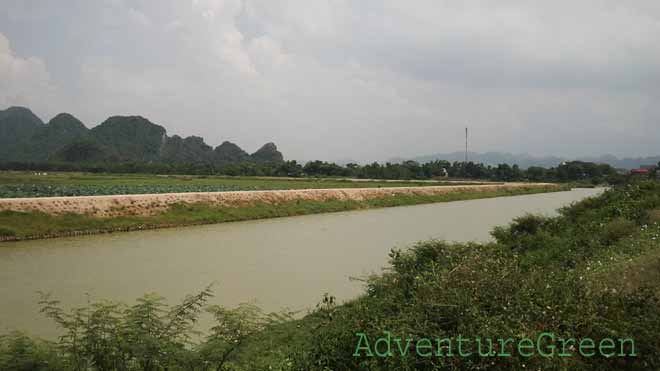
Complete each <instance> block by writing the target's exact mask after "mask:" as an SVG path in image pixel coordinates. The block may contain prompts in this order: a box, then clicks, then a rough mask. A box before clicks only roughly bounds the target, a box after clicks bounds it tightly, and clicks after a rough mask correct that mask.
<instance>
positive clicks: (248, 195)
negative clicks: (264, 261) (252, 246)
mask: <svg viewBox="0 0 660 371" xmlns="http://www.w3.org/2000/svg"><path fill="white" fill-rule="evenodd" d="M544 187H557V185H555V184H549V183H505V184H485V185H461V186H428V187H383V188H334V189H303V190H278V191H236V192H203V193H163V194H147V195H111V196H80V197H42V198H5V199H0V211H2V210H12V211H41V212H44V213H47V214H53V215H58V214H66V213H76V214H87V215H92V216H96V217H114V216H127V215H142V216H147V215H153V214H157V213H159V212H162V211H164V210H166V209H167V208H169V207H170V206H171V205H173V204H180V203H205V204H210V205H215V206H229V207H240V206H242V205H247V204H250V203H253V202H266V203H280V202H287V201H295V200H313V201H324V200H330V199H336V200H355V201H361V200H365V199H372V198H383V197H388V196H394V195H401V194H414V195H436V194H443V193H449V192H465V191H470V192H474V191H477V192H488V191H495V190H506V189H517V188H544Z"/></svg>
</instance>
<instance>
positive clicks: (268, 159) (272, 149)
mask: <svg viewBox="0 0 660 371" xmlns="http://www.w3.org/2000/svg"><path fill="white" fill-rule="evenodd" d="M250 158H251V159H252V160H253V161H255V162H261V163H275V162H282V161H284V156H282V153H281V152H280V151H278V150H277V146H275V143H272V142H271V143H266V144H264V145H263V146H262V147H261V148H259V149H258V150H257V152H255V153H253V154H252V155H250Z"/></svg>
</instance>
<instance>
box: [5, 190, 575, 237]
mask: <svg viewBox="0 0 660 371" xmlns="http://www.w3.org/2000/svg"><path fill="white" fill-rule="evenodd" d="M559 190H563V188H560V187H556V188H518V189H507V190H493V191H464V192H451V193H446V194H439V195H411V194H397V195H395V196H389V197H384V198H374V199H367V200H363V201H353V200H336V199H333V200H326V201H307V200H297V201H291V202H285V203H277V204H271V203H265V202H255V203H251V204H248V205H245V206H243V207H218V206H211V205H208V204H202V203H196V204H176V205H173V206H172V207H170V208H169V209H168V210H167V211H165V212H163V213H160V214H157V215H153V216H122V217H113V218H103V219H102V218H98V217H92V216H87V215H81V214H65V215H59V216H55V215H49V214H46V213H42V212H16V211H1V212H0V237H2V236H4V237H5V238H6V239H26V238H39V237H40V236H42V237H46V236H56V235H67V234H71V233H73V232H85V233H93V232H94V233H102V232H112V231H122V230H140V229H147V228H159V227H171V226H185V225H198V224H213V223H223V222H232V221H241V220H252V219H264V218H275V217H286V216H294V215H308V214H318V213H328V212H337V211H347V210H358V209H369V208H381V207H393V206H405V205H418V204H425V203H434V202H449V201H458V200H470V199H478V198H490V197H502V196H513V195H522V194H533V193H541V192H550V191H559Z"/></svg>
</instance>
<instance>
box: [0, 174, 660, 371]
mask: <svg viewBox="0 0 660 371" xmlns="http://www.w3.org/2000/svg"><path fill="white" fill-rule="evenodd" d="M493 236H494V237H495V239H496V241H495V242H493V243H487V244H475V243H468V244H456V243H447V242H442V241H428V242H423V243H419V244H417V245H415V246H413V247H412V248H410V249H408V250H405V251H401V250H393V251H392V253H391V256H390V263H391V264H390V268H389V269H388V270H387V271H386V272H385V273H383V274H381V275H375V276H372V277H369V278H368V279H367V280H366V292H365V294H364V295H363V296H362V297H360V298H358V299H356V300H353V301H350V302H348V303H346V304H343V305H336V303H335V302H334V300H333V299H332V297H331V296H326V297H325V298H324V301H323V302H322V303H321V305H320V306H319V307H318V309H317V310H316V311H314V312H313V313H311V314H309V315H307V316H306V317H304V318H302V319H300V320H290V319H289V318H288V317H287V316H286V315H284V316H283V315H264V314H263V313H261V312H260V311H258V310H257V309H256V308H254V307H239V309H234V310H227V309H224V308H220V307H211V308H210V311H211V313H212V314H213V315H214V317H215V319H216V323H217V325H216V326H214V327H213V328H212V329H211V331H210V335H209V336H208V337H206V338H205V341H203V342H202V343H195V342H192V341H191V340H190V339H191V335H192V334H193V332H192V328H191V324H192V323H194V321H195V319H196V315H197V314H198V313H200V311H201V308H202V307H203V304H204V302H205V300H206V298H207V297H208V294H209V293H208V292H206V291H205V292H203V293H201V294H199V295H198V296H197V297H191V298H188V299H186V301H185V302H184V304H182V305H180V306H177V307H174V308H168V307H165V306H163V305H162V302H161V301H159V299H157V298H154V297H151V296H146V297H145V298H143V299H142V300H141V301H139V302H138V304H136V305H134V306H132V307H125V306H121V305H117V304H112V303H108V304H105V303H101V304H95V305H93V306H91V307H88V308H83V309H80V310H77V311H74V312H73V313H72V314H64V313H63V312H62V311H61V310H60V309H59V308H58V305H57V303H56V302H51V301H49V300H48V299H47V298H46V299H45V300H44V302H43V303H42V304H44V311H45V313H47V314H48V315H49V316H50V317H51V318H53V319H55V320H56V321H57V322H58V323H59V324H60V325H61V327H62V328H64V329H65V330H66V332H65V336H64V337H63V338H62V339H60V341H59V342H56V343H48V342H44V341H38V340H32V339H29V338H27V337H25V336H22V335H20V334H14V335H11V336H8V337H5V338H4V339H3V340H2V341H0V369H21V370H32V369H44V370H46V369H99V370H101V369H129V370H130V369H140V370H164V369H169V370H179V369H189V370H206V369H227V370H260V369H274V370H325V371H327V370H354V369H355V370H357V369H365V370H435V369H449V370H484V369H495V370H511V369H516V370H520V369H533V370H537V369H539V370H541V369H542V370H569V369H570V370H602V369H627V370H647V369H660V351H659V350H660V338H658V336H657V334H658V333H660V286H659V285H658V282H660V244H659V242H658V241H660V183H654V182H643V183H637V184H630V185H626V186H622V187H619V188H616V189H612V190H609V191H607V192H605V193H604V194H603V195H602V196H599V197H596V198H590V199H586V200H584V201H581V202H579V203H577V204H575V205H572V206H570V207H567V208H564V209H562V210H561V215H560V216H558V217H552V218H549V217H541V216H534V215H527V216H524V217H521V218H518V219H517V220H515V221H514V222H513V223H512V224H511V225H509V226H507V227H500V228H496V229H495V230H494V231H493ZM185 303H189V304H185ZM385 330H386V331H390V332H391V333H392V334H393V335H396V336H400V337H402V338H407V337H410V338H413V339H418V338H422V337H425V338H450V339H454V340H456V339H457V337H458V335H462V336H463V337H473V338H474V337H476V336H480V337H483V338H486V337H491V338H508V337H511V338H516V339H519V338H523V337H524V338H536V336H538V334H540V333H542V332H551V333H553V334H554V335H555V336H557V337H565V338H577V339H578V340H580V339H584V338H592V339H594V340H595V341H598V340H599V339H602V338H605V337H609V338H632V339H634V344H635V349H634V350H635V353H636V354H637V356H636V357H628V358H618V357H614V358H605V357H601V356H595V357H583V356H581V355H579V354H575V355H574V356H572V357H565V358H561V357H552V358H544V357H541V356H539V355H538V354H537V355H535V356H533V357H531V358H527V357H523V356H521V355H519V354H515V353H514V354H513V356H511V357H480V356H476V355H473V356H471V357H435V356H433V357H428V358H425V357H419V356H415V355H414V349H413V350H412V351H411V352H413V355H412V356H408V357H364V356H363V357H354V356H353V354H354V352H355V350H356V345H357V343H358V342H357V340H358V338H357V337H356V332H363V333H365V334H367V335H368V336H369V337H370V338H371V339H375V338H377V337H379V336H382V335H383V331H385ZM232 347H233V348H232ZM627 350H628V351H630V350H631V349H627Z"/></svg>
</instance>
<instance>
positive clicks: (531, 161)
mask: <svg viewBox="0 0 660 371" xmlns="http://www.w3.org/2000/svg"><path fill="white" fill-rule="evenodd" d="M406 160H412V161H417V162H419V163H425V162H429V161H434V160H446V161H450V162H454V161H464V160H465V152H451V153H437V154H433V155H427V156H418V157H412V158H405V159H404V158H392V159H390V162H397V163H398V162H402V161H406ZM575 160H577V161H587V162H594V163H598V164H608V165H610V166H612V167H614V168H618V169H634V168H639V167H641V166H645V165H657V164H658V162H660V156H652V157H636V158H618V157H616V156H613V155H603V156H591V157H579V158H567V157H557V156H546V157H536V156H532V155H529V154H526V153H525V154H513V153H505V152H485V153H477V152H468V161H473V162H476V163H483V164H486V165H498V164H510V165H513V164H518V166H519V167H520V168H522V169H527V168H529V167H531V166H541V167H545V168H549V167H553V166H557V165H559V164H561V163H562V162H567V161H575Z"/></svg>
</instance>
